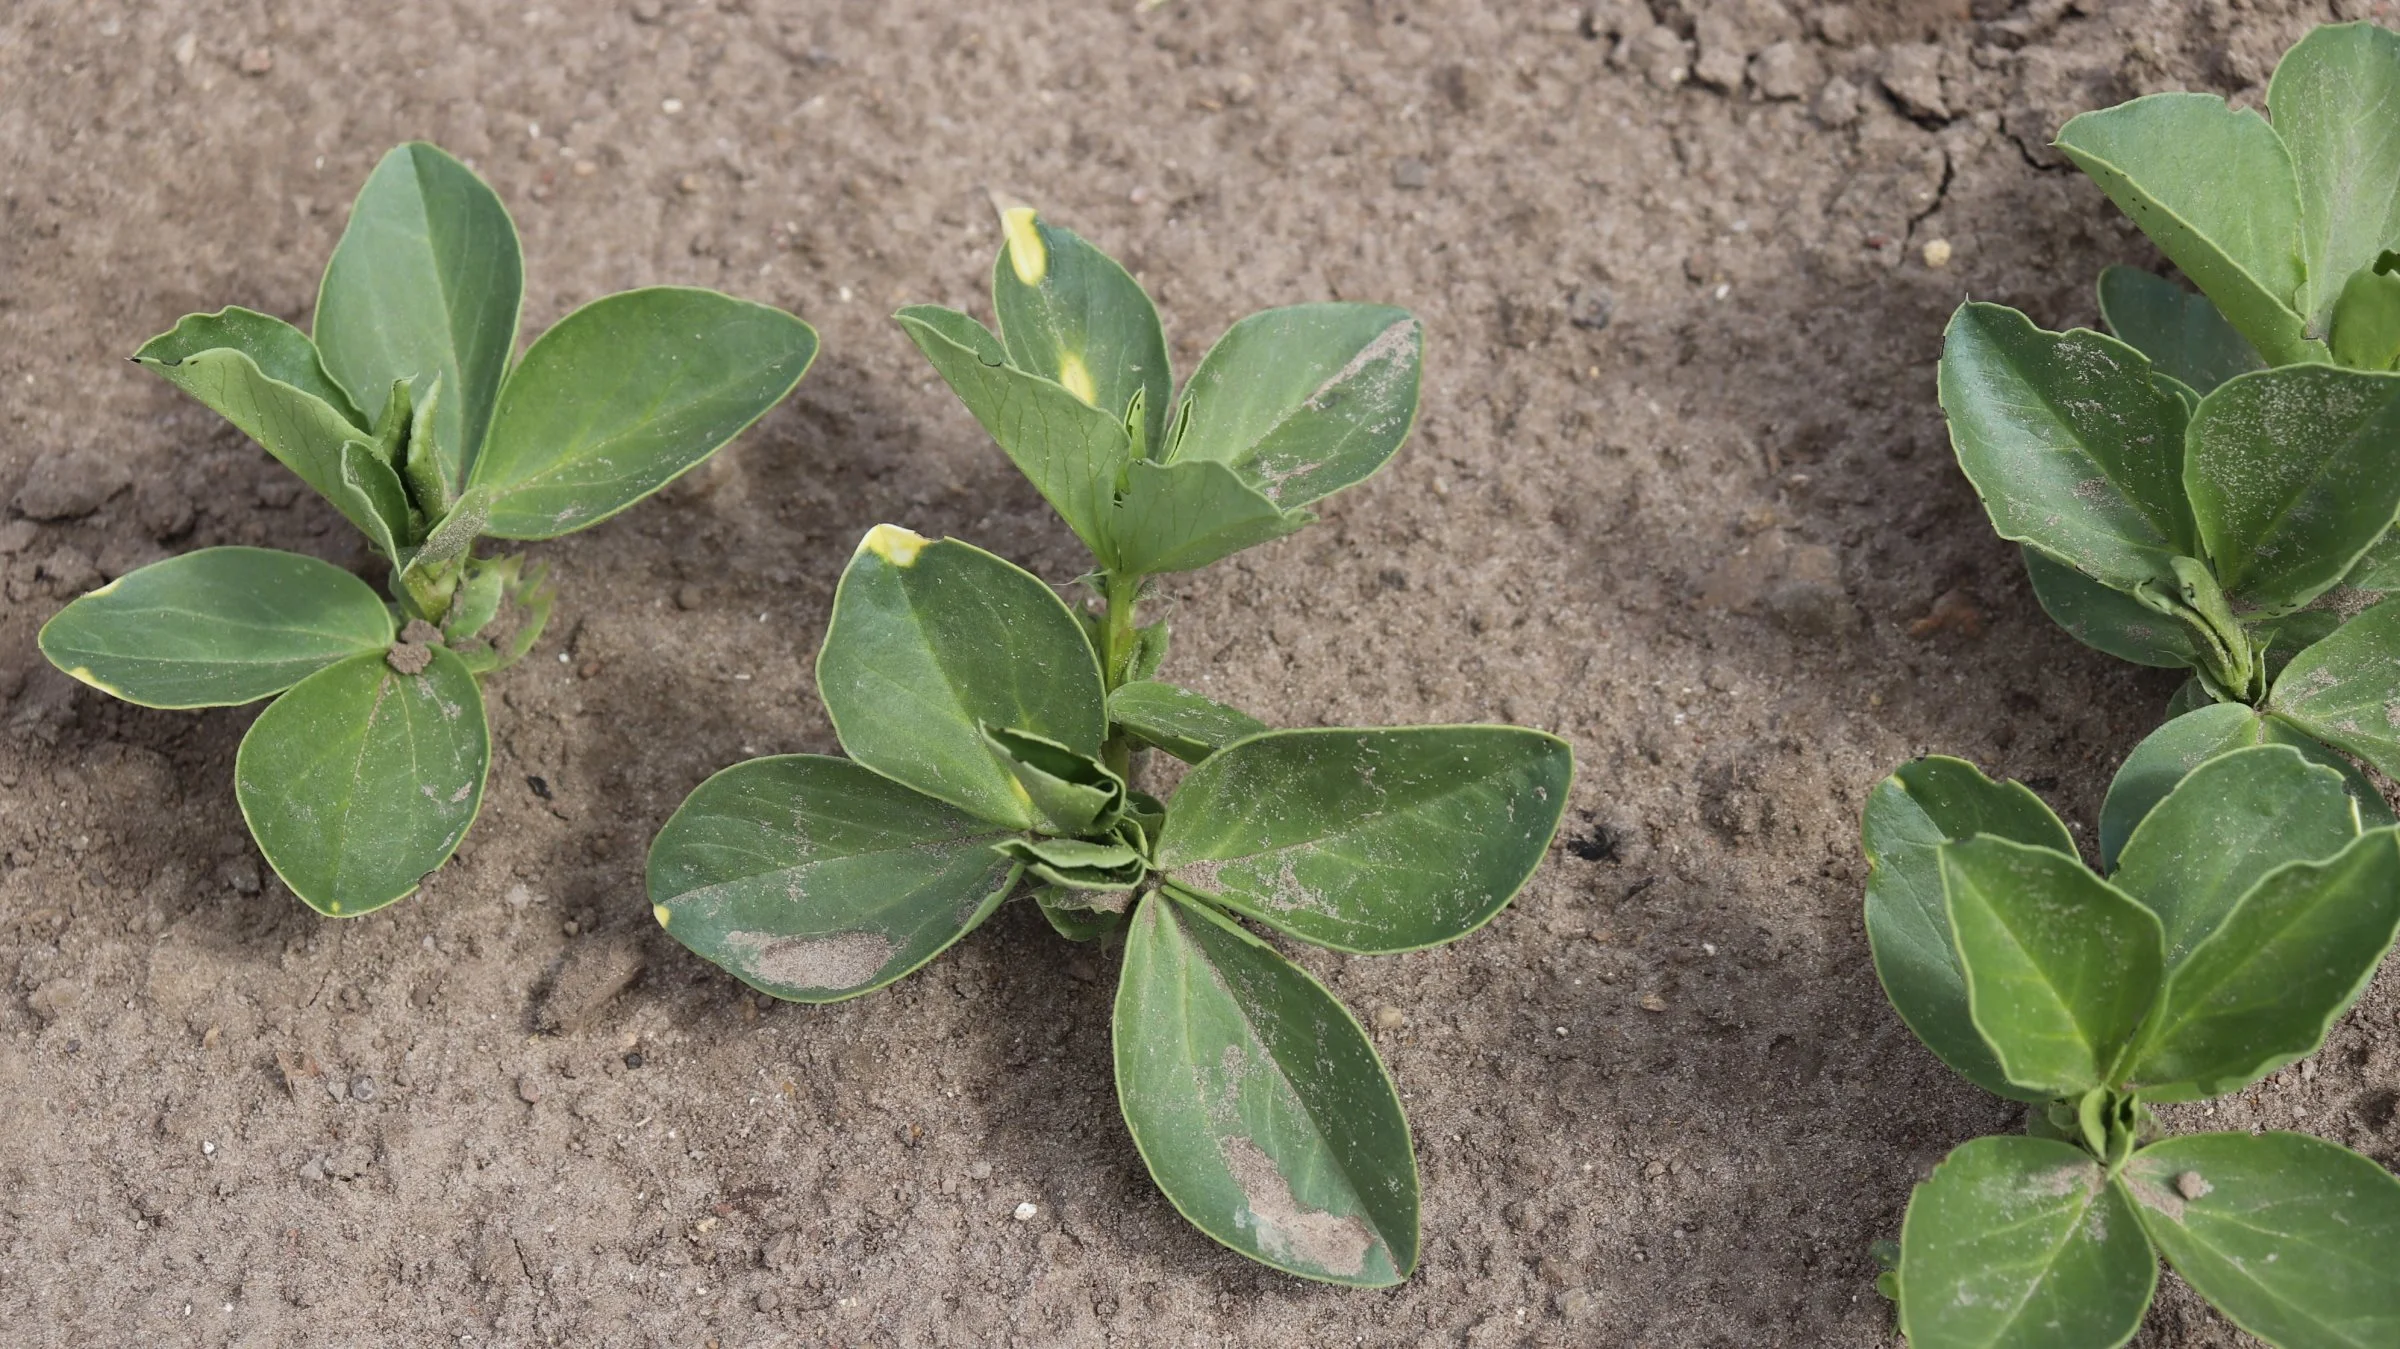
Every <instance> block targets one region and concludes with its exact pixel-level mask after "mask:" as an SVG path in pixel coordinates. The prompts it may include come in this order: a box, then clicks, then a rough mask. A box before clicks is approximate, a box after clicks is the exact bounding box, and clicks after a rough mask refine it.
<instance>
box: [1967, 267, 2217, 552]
mask: <svg viewBox="0 0 2400 1349" xmlns="http://www.w3.org/2000/svg"><path fill="white" fill-rule="evenodd" d="M1940 382H1941V396H1942V410H1943V412H1944V413H1946V414H1947V415H1948V417H1949V419H1950V443H1951V446H1952V447H1953V448H1954V449H1955V450H1956V451H1957V452H1958V464H1959V467H1960V468H1961V469H1963V470H1965V472H1966V475H1967V478H1968V479H1969V480H1970V481H1971V482H1973V483H1974V484H1975V490H1976V492H1977V493H1978V494H1979V495H1980V496H1981V497H1982V498H1983V506H1984V510H1985V512H1986V513H1987V514H1989V515H1990V516H1991V520H1992V528H1993V529H1995V530H1997V531H1999V534H2000V537H2002V538H2004V539H2009V540H2012V541H2014V542H2017V543H2030V544H2033V545H2034V546H2036V547H2038V548H2040V549H2041V550H2042V551H2043V552H2046V553H2048V554H2050V555H2051V556H2053V557H2055V558H2058V559H2059V560H2061V561H2063V562H2066V563H2068V564H2070V565H2072V566H2074V567H2075V568H2077V569H2078V570H2080V571H2082V572H2083V573H2084V574H2085V575H2086V576H2089V577H2091V578H2092V579H2094V580H2096V581H2099V582H2100V583H2102V584H2103V585H2107V586H2111V587H2114V588H2115V589H2118V590H2124V591H2131V590H2133V589H2134V588H2135V587H2136V586H2139V585H2141V584H2142V583H2144V582H2151V583H2153V584H2164V585H2168V586H2172V584H2173V581H2172V577H2173V571H2172V569H2171V568H2170V567H2169V566H2168V559H2170V558H2172V557H2175V556H2177V555H2179V554H2190V553H2192V552H2193V551H2194V548H2193V545H2192V538H2193V534H2192V525H2191V517H2190V513H2189V512H2188V511H2187V510H2186V509H2185V507H2184V504H2183V480H2182V475H2183V434H2184V420H2185V418H2184V408H2183V401H2182V400H2181V399H2179V398H2177V397H2176V396H2175V395H2174V394H2171V393H2169V392H2167V391H2166V390H2164V389H2161V388H2159V387H2158V386H2157V385H2155V384H2153V383H2151V381H2150V362H2149V360H2148V359H2147V358H2145V357H2144V356H2143V355H2142V354H2141V353H2140V352H2138V351H2135V350H2134V349H2133V348H2131V347H2129V346H2126V345H2125V344H2124V343H2122V342H2119V341H2117V340H2116V339H2115V338H2113V337H2104V336H2102V335H2101V334H2099V333H2095V332H2091V331H2088V330H2086V329H2081V328H2078V329H2075V330H2073V331H2070V332H2064V333H2049V332H2044V331H2042V330H2041V329H2039V328H2036V327H2034V326H2033V321H2032V320H2030V319H2028V318H2026V317H2025V316H2024V315H2023V314H2020V313H2018V312H2017V311H2015V310H2013V309H2008V308H2004V307H2002V306H2000V305H1994V304H1967V305H1962V306H1960V307H1959V311H1958V313H1957V315H1956V316H1955V317H1953V318H1952V319H1951V320H1950V329H1949V332H1948V333H1947V334H1946V335H1945V337H1944V339H1943V343H1942V360H1941V380H1940Z"/></svg>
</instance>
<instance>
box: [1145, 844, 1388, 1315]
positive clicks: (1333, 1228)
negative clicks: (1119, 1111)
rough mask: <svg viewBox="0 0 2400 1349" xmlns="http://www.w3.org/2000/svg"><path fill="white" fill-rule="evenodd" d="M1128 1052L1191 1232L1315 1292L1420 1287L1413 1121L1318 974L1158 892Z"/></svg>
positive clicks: (1148, 920) (1153, 1143)
mask: <svg viewBox="0 0 2400 1349" xmlns="http://www.w3.org/2000/svg"><path fill="white" fill-rule="evenodd" d="M1114 1036H1115V1041H1116V1062H1117V1100H1118V1103H1119V1105H1120V1106H1121V1107H1122V1108H1123V1110H1124V1113H1125V1123H1126V1125H1127V1126H1128V1127H1129V1128H1130V1129H1131V1130H1132V1131H1133V1141H1134V1146H1135V1147H1136V1148H1138V1149H1139V1150H1140V1151H1141V1154H1142V1160H1143V1161H1145V1162H1146V1163H1148V1164H1149V1167H1150V1175H1151V1178H1152V1179H1153V1180H1155V1181H1157V1182H1158V1188H1159V1189H1161V1190H1163V1191H1165V1193H1166V1196H1167V1198H1168V1200H1169V1201H1171V1202H1172V1203H1173V1204H1174V1205H1175V1207H1176V1209H1177V1211H1179V1212H1181V1213H1182V1214H1183V1216H1184V1217H1185V1218H1187V1219H1189V1220H1190V1221H1191V1223H1192V1225H1193V1226H1195V1227H1198V1228H1199V1229H1200V1230H1201V1231H1203V1232H1206V1233H1207V1234H1208V1235H1209V1236H1211V1237H1214V1238H1215V1239H1216V1240H1218V1241H1220V1242H1223V1243H1224V1244H1225V1245H1227V1246H1229V1247H1231V1248H1233V1249H1234V1250H1236V1251H1238V1252H1240V1253H1241V1254H1243V1255H1246V1256H1248V1257H1250V1258H1251V1259H1253V1260H1256V1261H1259V1262H1261V1263H1262V1264H1267V1265H1272V1266H1274V1267H1275V1268H1277V1269H1280V1270H1283V1271H1285V1272H1287V1273H1291V1274H1298V1275H1301V1276H1302V1277H1304V1278H1311V1279H1323V1280H1326V1281H1328V1282H1331V1283H1343V1284H1351V1285H1355V1286H1359V1287H1368V1288H1380V1287H1386V1286H1389V1285H1391V1284H1395V1283H1398V1282H1400V1281H1401V1280H1402V1279H1404V1278H1406V1277H1408V1273H1409V1271H1410V1270H1411V1269H1413V1268H1414V1267H1415V1266H1416V1263H1417V1167H1416V1154H1415V1152H1414V1150H1413V1149H1412V1148H1411V1146H1410V1143H1409V1137H1408V1120H1407V1118H1406V1117H1405V1116H1404V1115H1402V1113H1401V1110H1400V1098H1399V1095H1398V1093H1396V1092H1395V1091H1393V1089H1392V1084H1391V1079H1390V1078H1389V1077H1387V1076H1385V1074H1384V1071H1383V1064H1382V1061H1381V1060H1379V1059H1378V1058H1376V1056H1375V1046H1374V1045H1373V1044H1372V1043H1371V1042H1369V1041H1368V1039H1367V1035H1366V1032H1365V1031H1364V1030H1362V1029H1360V1027H1359V1024H1358V1022H1357V1021H1356V1020H1355V1019H1354V1018H1352V1017H1351V1015H1350V1013H1349V1012H1348V1011H1347V1010H1346V1009H1344V1008H1343V1006H1342V1005H1341V1003H1339V1002H1337V1001H1335V999H1334V997H1333V995H1332V994H1330V993H1328V992H1326V991H1325V988H1324V986H1323V985H1321V984H1319V983H1318V982H1317V981H1316V980H1314V979H1312V978H1310V977H1309V976H1308V973H1307V972H1306V971H1304V970H1302V969H1300V968H1298V967H1297V966H1295V965H1293V964H1291V963H1290V962H1288V961H1286V960H1285V959H1284V958H1283V957H1282V956H1279V955H1277V954H1276V953H1275V952H1274V950H1273V949H1271V948H1270V947H1268V946H1267V944H1266V943H1264V942H1262V941H1260V940H1258V939H1257V938H1255V937H1253V936H1251V935H1250V934H1248V933H1246V932H1244V931H1242V930H1241V929H1240V928H1238V927H1235V926H1234V925H1233V924H1232V923H1231V922H1229V921H1227V920H1225V919H1223V918H1220V917H1218V916H1217V915H1216V914H1214V913H1211V912H1209V911H1208V910H1207V909H1205V908H1203V907H1202V906H1200V905H1198V904H1193V903H1190V902H1188V901H1184V900H1179V899H1176V898H1173V897H1172V896H1170V895H1167V894H1165V893H1163V892H1153V893H1152V894H1150V895H1149V896H1148V897H1147V898H1145V899H1144V900H1142V902H1141V907H1140V908H1139V909H1137V910H1136V911H1135V913H1134V916H1133V922H1132V930H1131V933H1130V935H1129V936H1128V938H1127V941H1126V946H1125V969H1124V973H1123V975H1122V977H1121V978H1120V980H1119V982H1118V985H1117V1003H1116V1014H1115V1017H1114Z"/></svg>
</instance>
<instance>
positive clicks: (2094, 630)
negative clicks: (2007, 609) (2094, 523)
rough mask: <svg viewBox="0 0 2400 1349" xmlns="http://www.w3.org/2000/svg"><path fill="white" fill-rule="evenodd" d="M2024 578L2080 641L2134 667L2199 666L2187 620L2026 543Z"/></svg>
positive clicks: (2053, 617) (2044, 609) (2057, 620)
mask: <svg viewBox="0 0 2400 1349" xmlns="http://www.w3.org/2000/svg"><path fill="white" fill-rule="evenodd" d="M2019 551H2021V552H2022V553H2023V554H2024V555H2025V576H2026V579H2027V580H2029V581H2031V582H2032V583H2033V597H2034V598H2035V599H2037V600H2039V601H2040V602H2041V605H2042V612H2043V613H2046V614H2048V615H2050V618H2051V620H2052V621H2053V622H2055V623H2057V624H2058V625H2059V626H2060V627H2062V628H2065V629H2066V630H2067V632H2068V634H2069V635H2070V636H2072V637H2074V639H2075V640H2076V641H2079V642H2081V643H2083V644H2084V645H2085V646H2088V647H2091V648H2093V649H2094V650H2098V651H2105V652H2107V653H2108V654H2110V655H2112V656H2115V657H2116V658H2117V659H2119V660H2129V661H2132V662H2133V663H2134V664H2136V665H2154V666H2161V667H2165V668H2168V669H2182V668H2191V669H2198V668H2199V666H2200V654H2199V650H2200V649H2199V645H2198V643H2197V642H2196V641H2195V640H2194V637H2193V633H2192V631H2191V630H2190V629H2189V628H2186V627H2185V626H2184V625H2183V624H2181V623H2178V622H2176V621H2175V620H2174V619H2172V618H2170V617H2168V616H2167V615H2165V614H2162V613H2160V612H2159V611H2158V610H2156V609H2153V608H2151V607H2150V606H2149V605H2147V604H2144V603H2142V602H2141V601H2140V600H2137V599H2135V598H2134V597H2133V596H2131V595H2128V594H2126V593H2125V592H2124V591H2121V590H2114V589H2111V588H2109V587H2108V586H2104V585H2102V584H2100V583H2099V582H2098V581H2095V580H2093V579H2092V578H2091V577H2089V576H2086V575H2084V574H2083V573H2082V572H2079V571H2077V570H2075V569H2074V568H2073V567H2070V566H2068V565H2066V564H2065V563H2063V562H2058V561H2054V560H2053V559H2051V558H2050V557H2049V556H2048V555H2046V554H2045V553H2043V552H2042V550H2041V549H2039V548H2036V547H2034V546H2032V545H2031V544H2027V545H2025V546H2024V547H2023V548H2022V549H2020V550H2019Z"/></svg>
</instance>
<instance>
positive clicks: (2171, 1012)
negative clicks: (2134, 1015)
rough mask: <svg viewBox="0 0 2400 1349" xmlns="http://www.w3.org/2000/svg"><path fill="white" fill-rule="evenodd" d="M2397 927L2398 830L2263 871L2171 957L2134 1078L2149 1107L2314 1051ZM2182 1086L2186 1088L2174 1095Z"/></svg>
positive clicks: (2242, 1082) (2239, 1083)
mask: <svg viewBox="0 0 2400 1349" xmlns="http://www.w3.org/2000/svg"><path fill="white" fill-rule="evenodd" d="M2266 752H2267V751H2265V750H2250V751H2245V753H2248V754H2263V753H2266ZM2219 762H2220V763H2222V762H2224V761H2223V760H2219ZM2213 767H2215V765H2213V764H2212V765H2208V766H2206V767H2203V768H2201V769H2200V770H2198V771H2197V772H2194V773H2193V774H2192V778H2193V780H2194V781H2197V780H2198V779H2199V778H2200V777H2201V775H2202V774H2204V773H2206V772H2208V771H2209V768H2213ZM2181 794H2182V793H2181V792H2180V791H2178V793H2177V795H2181ZM2173 800H2174V798H2172V797H2170V798H2169V799H2168V804H2170V805H2171V804H2172V803H2173ZM2159 810H2160V813H2162V814H2163V813H2164V812H2165V811H2166V810H2167V806H2166V805H2162V806H2160V807H2159ZM2145 827H2146V826H2145ZM2140 841H2141V840H2140V838H2139V837H2138V836H2137V837H2136V839H2135V842H2136V844H2137V845H2138V844H2139V843H2140ZM2128 851H2129V853H2130V849H2129V850H2128ZM2395 932H2400V834H2396V832H2395V831H2394V830H2393V829H2390V828H2384V829H2378V830H2376V831H2374V832H2373V833H2370V834H2366V835H2363V836H2361V837H2359V838H2357V839H2355V840H2354V841H2352V842H2351V844H2350V846H2349V847H2347V848H2345V849H2343V850H2342V851H2341V852H2340V853H2339V854H2338V855H2336V856H2333V857H2330V858H2328V859H2326V860H2324V861H2320V862H2297V863H2293V864H2291V865H2288V866H2285V867H2283V868H2281V869H2280V870H2277V871H2274V872H2271V873H2269V874H2268V875H2266V876H2265V877H2264V878H2263V879H2261V880H2260V881H2259V882H2258V883H2257V884H2256V885H2255V886H2253V887H2252V888H2251V889H2250V890H2249V891H2247V892H2246V893H2245V894H2243V895H2242V896H2241V897H2240V898H2239V899H2238V900H2237V901H2236V902H2235V903H2234V904H2232V905H2231V906H2229V907H2228V909H2227V911H2226V912H2225V914H2224V916H2223V918H2222V919H2220V920H2219V921H2218V922H2217V924H2216V925H2215V926H2214V928H2213V929H2211V930H2210V931H2209V933H2208V935H2207V936H2205V937H2204V938H2203V939H2202V940H2200V941H2199V942H2198V943H2196V944H2195V945H2194V946H2193V947H2192V948H2191V950H2190V951H2189V953H2188V954H2186V955H2185V956H2184V957H2183V958H2182V959H2181V960H2180V961H2174V962H2172V964H2171V968H2170V970H2169V972H2168V976H2167V991H2166V1002H2165V1005H2164V1006H2163V1007H2162V1008H2161V1009H2160V1011H2159V1015H2158V1018H2157V1020H2156V1021H2155V1022H2154V1023H2153V1024H2152V1025H2151V1026H2150V1028H2149V1029H2148V1031H2147V1032H2146V1034H2145V1036H2144V1045H2145V1047H2144V1049H2143V1050H2142V1052H2141V1054H2140V1055H2139V1056H2138V1057H2137V1058H2136V1060H2135V1062H2134V1066H2133V1080H2134V1081H2136V1082H2139V1083H2143V1084H2145V1086H2144V1089H2143V1095H2145V1096H2146V1097H2149V1098H2150V1099H2153V1100H2197V1099H2201V1098H2204V1097H2209V1096H2219V1095H2223V1094H2224V1093H2226V1092H2229V1091H2238V1090H2240V1089H2241V1088H2243V1087H2245V1086H2248V1085H2249V1084H2250V1083H2252V1082H2255V1081H2257V1080H2258V1079H2260V1078H2262V1077H2264V1076H2266V1075H2267V1074H2268V1073H2271V1072H2273V1071H2275V1070H2276V1069H2277V1068H2280V1067H2282V1066H2283V1065H2285V1064H2287V1063H2291V1062H2294V1061H2295V1060H2298V1059H2302V1058H2305V1057H2307V1056H2308V1055H2310V1054H2313V1053H2315V1052H2316V1051H2317V1047H2318V1046H2319V1045H2321V1044H2323V1043H2324V1042H2325V1032H2326V1029H2327V1028H2328V1027H2330V1026H2331V1025H2332V1024H2333V1023H2334V1021H2335V1020H2336V1019H2337V1018H2339V1017H2340V1016H2341V1014H2342V1013H2344V1012H2346V1011H2348V1010H2349V1009H2350V1004H2351V1003H2353V1002H2355V1001H2357V999H2358V995H2359V994H2360V993H2362V992H2364V991H2365V989H2366V986H2367V981H2368V980H2369V979H2371V978H2373V977H2374V975H2375V967H2376V966H2377V965H2379V964H2381V963H2382V961H2383V957H2384V953H2385V952H2387V951H2389V950H2390V949H2391V946H2392V938H2393V935H2394V934H2395ZM2179 1086H2181V1087H2186V1088H2188V1090H2173V1088H2176V1087H2179ZM2162 1088H2163V1089H2162Z"/></svg>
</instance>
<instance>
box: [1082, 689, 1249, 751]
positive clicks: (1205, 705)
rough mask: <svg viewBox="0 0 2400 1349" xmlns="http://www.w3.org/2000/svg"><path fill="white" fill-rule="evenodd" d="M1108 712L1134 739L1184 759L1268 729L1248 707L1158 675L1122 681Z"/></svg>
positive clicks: (1219, 748) (1110, 695)
mask: <svg viewBox="0 0 2400 1349" xmlns="http://www.w3.org/2000/svg"><path fill="white" fill-rule="evenodd" d="M1108 717H1109V720H1110V721H1112V722H1114V723H1116V725H1118V726H1119V727H1121V728H1123V729H1124V730H1125V731H1126V732H1127V733H1128V734H1130V735H1132V736H1133V738H1134V739H1136V740H1139V741H1141V742H1142V743H1143V744H1145V745H1148V746H1150V747H1151V748H1153V749H1162V750H1165V751H1166V752H1167V753H1169V754H1172V755H1174V756H1175V757H1176V758H1178V759H1181V760H1183V761H1184V762H1185V763H1199V762H1200V761H1202V760H1203V759H1206V758H1207V757H1208V756H1209V755H1211V754H1214V753H1216V752H1217V751H1218V750H1221V749H1223V748H1225V747H1226V746H1227V745H1230V744H1232V743H1233V742H1234V741H1236V740H1247V739H1249V738H1250V737H1251V736H1254V735H1257V734H1258V733H1259V732H1261V731H1264V730H1266V729H1267V724H1266V723H1265V722H1263V721H1260V720H1259V719H1258V718H1256V717H1254V716H1251V715H1250V714H1249V713H1247V712H1243V711H1240V710H1239V709H1236V708H1231V707H1227V706H1226V705H1225V704H1223V703H1220V702H1216V701H1214V700H1212V699H1209V698H1205V697H1202V696H1201V695H1199V694H1197V693H1194V692H1192V691H1191V690H1190V689H1184V688H1177V687H1176V686H1175V685H1173V684H1162V683H1160V682H1159V681H1157V680H1155V679H1141V680H1135V681H1134V682H1133V683H1130V684H1121V685H1119V686H1118V687H1117V690H1116V692H1114V693H1111V694H1109V695H1108Z"/></svg>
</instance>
